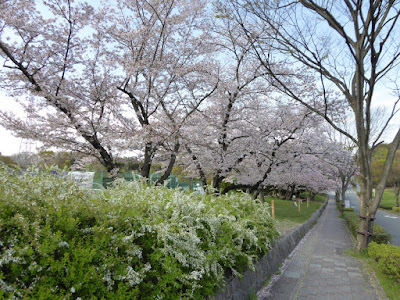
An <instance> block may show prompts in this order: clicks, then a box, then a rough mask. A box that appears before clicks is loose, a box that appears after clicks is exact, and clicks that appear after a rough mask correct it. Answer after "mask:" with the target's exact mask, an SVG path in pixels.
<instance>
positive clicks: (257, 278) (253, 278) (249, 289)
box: [209, 199, 329, 300]
mask: <svg viewBox="0 0 400 300" xmlns="http://www.w3.org/2000/svg"><path fill="white" fill-rule="evenodd" d="M328 201H329V199H328V200H326V201H325V203H324V205H322V206H321V207H320V208H319V209H318V210H317V211H316V212H315V213H314V214H313V215H312V217H311V218H310V219H309V220H308V221H306V222H305V223H303V224H302V225H300V226H299V227H297V228H295V229H293V230H292V231H290V232H289V233H287V234H285V235H283V236H281V237H280V238H278V240H276V241H274V242H273V243H272V245H271V249H270V250H269V252H268V253H267V254H266V255H264V256H263V257H261V258H260V259H259V261H258V262H257V263H256V264H255V269H254V271H252V270H249V271H246V272H245V273H244V274H243V276H242V277H241V278H238V277H234V278H232V279H231V280H229V282H228V283H227V284H226V286H225V287H224V288H223V289H222V290H221V291H219V292H218V293H217V294H216V295H214V296H211V297H209V299H211V300H228V299H232V300H248V299H249V297H250V296H251V295H255V294H256V293H257V291H258V290H260V289H261V288H262V287H263V286H264V284H265V282H266V281H267V280H268V278H270V277H271V276H272V275H273V274H274V273H275V272H276V271H278V270H279V267H280V265H281V264H282V263H283V262H284V261H285V259H286V258H287V257H288V256H289V254H290V253H291V252H292V251H293V249H294V248H295V247H296V246H297V244H298V243H299V242H300V240H301V239H302V238H303V237H304V236H305V235H306V233H307V232H308V231H309V230H310V229H311V227H312V226H313V225H314V224H315V223H316V222H317V220H318V218H319V217H320V216H321V214H322V212H323V211H324V209H325V207H326V206H327V204H328Z"/></svg>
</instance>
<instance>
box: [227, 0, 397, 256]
mask: <svg viewBox="0 0 400 300" xmlns="http://www.w3.org/2000/svg"><path fill="white" fill-rule="evenodd" d="M230 9H231V13H230V16H231V17H233V18H235V19H236V21H237V22H238V23H239V24H240V25H241V26H242V28H243V34H244V35H245V36H247V38H248V39H249V40H251V41H253V45H254V48H253V50H254V53H255V55H256V56H257V57H258V58H259V60H260V61H261V62H262V63H263V65H264V67H265V69H266V70H268V71H269V74H270V76H271V82H273V83H274V85H275V86H276V87H278V88H279V89H280V90H281V91H282V93H285V94H287V95H289V96H291V97H292V98H293V99H294V100H296V101H297V102H299V103H302V104H303V105H305V106H306V107H307V108H309V109H310V110H311V111H313V112H315V113H317V114H319V115H320V116H322V117H323V118H324V119H325V120H326V121H327V122H328V123H329V124H330V125H331V126H333V127H334V128H335V129H336V130H338V131H339V132H341V133H342V134H344V135H345V136H347V137H348V138H349V139H351V140H352V141H353V142H354V144H356V145H357V148H358V164H359V166H360V172H361V176H360V187H361V192H360V202H361V209H360V215H361V216H362V217H364V219H363V218H362V219H361V220H360V223H359V228H358V230H359V231H360V232H364V231H365V217H367V216H368V217H370V218H373V217H374V216H375V213H376V210H377V209H378V207H379V203H380V201H381V199H382V195H383V191H384V188H385V185H386V182H387V178H388V176H389V173H390V168H391V165H392V163H393V160H394V156H395V152H396V149H397V148H398V146H399V143H400V129H399V130H398V131H397V134H396V135H395V137H394V139H393V141H392V142H391V143H390V151H389V152H388V156H387V158H386V161H385V167H384V171H383V172H382V176H381V178H380V180H379V183H378V185H377V188H376V195H375V197H372V187H373V183H372V168H371V155H372V151H373V150H374V148H375V147H376V146H377V145H378V144H379V143H380V142H381V141H382V139H381V138H382V135H383V133H384V132H385V130H386V129H387V128H388V125H389V123H390V121H391V120H392V119H393V117H394V116H395V115H396V113H397V112H398V108H397V103H398V101H399V100H397V101H396V102H395V103H394V105H393V107H392V109H391V112H390V113H389V115H388V116H387V118H386V119H385V121H384V122H383V126H381V127H380V128H379V130H378V131H376V134H372V133H373V131H372V128H373V123H372V118H371V115H372V107H373V103H374V102H376V100H377V99H376V98H375V97H374V95H375V94H374V93H375V91H376V88H377V84H378V83H379V82H382V81H385V83H387V84H392V87H394V88H396V86H397V83H398V82H397V80H398V77H397V76H396V72H397V71H398V62H399V56H400V51H399V49H400V47H399V38H398V34H399V32H400V30H399V22H398V19H399V16H400V10H399V3H398V2H397V1H389V0H386V1H378V0H376V1H375V0H373V1H348V0H343V1H333V0H332V1H313V0H300V1H252V0H248V1H246V0H244V1H241V0H238V1H233V2H232V5H231V7H230ZM274 54H276V55H274ZM283 56H285V59H286V63H292V64H293V68H292V69H295V68H296V67H299V68H303V71H302V74H300V75H301V76H299V75H298V76H293V75H294V72H293V70H291V71H290V70H288V71H287V72H285V73H283V72H282V68H281V67H280V66H281V63H280V61H279V60H281V59H282V57H283ZM278 67H279V68H278ZM305 72H308V74H310V78H309V80H310V79H311V80H313V81H315V79H316V78H319V84H318V86H319V87H320V88H321V89H322V91H321V94H320V95H319V97H318V98H317V97H307V95H304V94H301V93H298V91H297V90H296V89H293V88H292V87H291V86H288V84H287V83H288V82H291V81H295V80H297V81H298V82H299V83H301V81H304V80H305V75H304V74H305ZM314 74H315V77H314V79H312V77H313V76H314ZM330 90H336V91H338V92H340V95H341V97H342V99H341V98H337V97H332V94H328V93H327V92H328V91H330ZM342 100H343V101H342ZM335 106H336V107H337V108H340V107H343V108H347V109H349V110H350V111H351V113H352V114H353V117H354V123H355V128H356V135H352V134H351V133H350V132H348V131H346V130H344V129H343V128H341V127H340V125H339V124H340V123H338V122H337V119H335V117H334V116H333V115H332V113H333V112H334V111H335V109H334V107H335ZM368 231H369V232H372V222H369V225H368ZM369 241H370V238H367V240H366V238H365V236H364V235H361V234H359V235H358V236H357V249H361V248H363V247H366V245H368V243H369Z"/></svg>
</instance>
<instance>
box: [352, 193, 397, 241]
mask: <svg viewBox="0 0 400 300" xmlns="http://www.w3.org/2000/svg"><path fill="white" fill-rule="evenodd" d="M346 200H350V206H351V207H352V208H354V210H355V211H356V212H357V213H360V199H359V198H358V196H357V194H356V192H355V191H353V190H351V191H350V190H349V191H347V192H346ZM375 217H376V219H375V222H376V223H377V224H379V225H381V226H382V227H383V228H385V229H386V230H387V231H388V232H389V233H390V234H391V235H392V244H394V245H396V246H400V216H398V215H395V214H391V213H388V212H386V211H385V210H381V209H379V210H378V212H377V213H376V215H375Z"/></svg>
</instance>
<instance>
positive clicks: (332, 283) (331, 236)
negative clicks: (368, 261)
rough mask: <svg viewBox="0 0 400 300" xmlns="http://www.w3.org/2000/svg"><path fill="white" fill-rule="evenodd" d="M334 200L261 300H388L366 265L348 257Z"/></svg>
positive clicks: (349, 240) (345, 232)
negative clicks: (372, 278) (345, 252)
mask: <svg viewBox="0 0 400 300" xmlns="http://www.w3.org/2000/svg"><path fill="white" fill-rule="evenodd" d="M353 245H354V244H353V240H352V238H351V237H350V234H349V232H348V230H347V229H346V225H345V223H344V221H343V220H342V219H341V218H339V212H338V210H337V209H336V207H335V203H334V200H332V199H330V200H329V203H328V206H327V207H326V209H325V211H324V212H323V214H322V215H321V217H320V219H319V220H318V223H317V224H316V225H315V227H314V229H312V230H311V231H310V232H309V234H308V235H307V236H306V237H305V238H304V239H303V240H302V241H301V242H300V244H299V246H298V247H297V248H296V249H295V250H294V254H293V256H292V259H291V261H290V262H289V263H287V265H286V266H284V267H283V269H285V270H284V271H282V274H281V276H280V277H278V278H273V279H272V282H271V284H270V285H269V286H268V287H265V288H264V289H262V290H260V291H259V292H258V294H257V296H258V299H261V300H264V299H274V300H280V299H282V300H290V299H299V300H300V299H307V300H308V299H323V300H329V299H340V300H347V299H360V300H367V299H387V298H386V296H385V294H384V292H383V290H382V288H381V287H380V286H374V285H377V284H378V283H376V282H375V280H371V278H370V275H368V274H367V272H366V271H363V270H364V268H363V265H362V262H361V261H359V260H357V259H356V258H354V257H352V256H349V255H346V254H344V250H345V249H349V248H352V247H353Z"/></svg>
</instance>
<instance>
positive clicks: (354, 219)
mask: <svg viewBox="0 0 400 300" xmlns="http://www.w3.org/2000/svg"><path fill="white" fill-rule="evenodd" d="M343 218H344V219H345V221H346V223H347V224H348V225H349V227H350V230H351V232H352V233H353V234H354V235H355V234H356V230H357V228H358V222H359V221H360V218H359V216H358V214H357V213H356V212H354V211H345V212H344V214H343ZM373 233H374V235H373V236H372V241H374V242H376V243H378V244H387V243H390V241H391V240H392V236H391V235H390V233H389V232H387V231H386V230H385V228H383V227H382V226H380V225H378V224H376V223H374V225H373Z"/></svg>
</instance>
